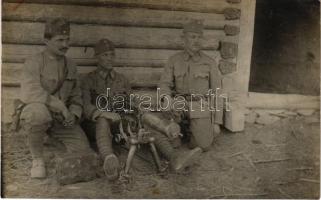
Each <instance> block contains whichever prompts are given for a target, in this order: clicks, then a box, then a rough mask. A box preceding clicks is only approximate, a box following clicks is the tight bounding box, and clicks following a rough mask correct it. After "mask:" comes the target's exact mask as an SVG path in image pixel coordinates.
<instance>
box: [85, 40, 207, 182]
mask: <svg viewBox="0 0 321 200" xmlns="http://www.w3.org/2000/svg"><path fill="white" fill-rule="evenodd" d="M94 51H95V57H96V58H97V61H98V66H97V69H96V70H95V71H93V72H90V73H89V74H87V75H86V76H85V77H84V79H83V81H82V91H83V99H84V115H85V121H84V122H83V124H82V127H83V128H84V130H85V131H86V133H87V134H89V135H95V137H96V142H97V146H98V150H99V153H100V154H101V156H102V158H103V160H104V165H103V168H104V171H105V174H106V176H107V178H108V179H109V180H115V179H117V177H118V176H119V170H120V166H119V160H118V158H117V156H116V155H115V154H114V151H113V147H112V137H113V136H115V129H114V127H116V128H117V127H118V126H115V124H116V125H117V124H118V123H119V121H120V120H121V116H120V114H119V113H121V112H118V111H119V109H121V108H122V109H128V107H127V106H125V107H122V106H120V107H117V106H116V107H117V108H118V109H117V108H115V104H113V103H112V99H111V98H113V97H115V96H118V95H120V96H123V95H125V99H126V98H127V100H128V97H129V96H130V94H131V87H130V84H129V82H128V80H127V79H126V78H125V77H124V76H123V75H122V74H119V73H118V72H116V71H115V70H114V69H113V67H114V62H115V49H114V44H113V43H112V42H111V41H109V40H108V39H101V40H100V41H99V42H98V43H97V44H96V45H95V47H94ZM107 90H108V92H109V94H108V97H107V99H106V98H99V97H101V95H102V94H106V91H107ZM126 102H128V101H126ZM130 102H131V101H130ZM131 103H132V102H131ZM107 104H108V105H107ZM132 106H133V105H130V109H131V107H132ZM106 107H108V110H103V109H101V108H106ZM117 110H118V111H117ZM136 120H137V119H136ZM155 139H156V140H155V145H156V148H157V149H158V150H159V151H160V153H162V154H164V155H165V157H166V158H167V159H168V160H170V163H171V166H172V168H173V169H175V170H181V169H182V168H184V167H186V165H188V164H190V163H191V161H192V160H193V158H195V157H197V156H196V155H198V154H199V153H200V152H201V149H199V148H195V149H193V150H189V151H188V152H184V153H183V154H179V153H178V152H177V151H176V150H175V149H174V148H173V147H172V146H171V144H170V142H169V140H168V138H167V137H166V136H164V135H163V134H156V133H155Z"/></svg>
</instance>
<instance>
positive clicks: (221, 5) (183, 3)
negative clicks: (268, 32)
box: [4, 0, 239, 13]
mask: <svg viewBox="0 0 321 200" xmlns="http://www.w3.org/2000/svg"><path fill="white" fill-rule="evenodd" d="M4 2H11V3H20V4H24V3H41V4H62V5H82V6H99V7H100V6H106V7H107V6H108V7H134V8H149V9H156V10H170V11H172V10H179V11H192V12H205V13H223V12H224V9H226V8H239V4H238V3H236V4H235V3H229V2H227V1H226V0H175V1H173V0H161V1H159V0H81V1H79V0H24V1H21V0H5V1H4ZM21 2H23V3H21Z"/></svg>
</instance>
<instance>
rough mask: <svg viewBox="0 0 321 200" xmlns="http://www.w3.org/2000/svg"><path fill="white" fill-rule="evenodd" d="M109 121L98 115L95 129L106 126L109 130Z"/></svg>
mask: <svg viewBox="0 0 321 200" xmlns="http://www.w3.org/2000/svg"><path fill="white" fill-rule="evenodd" d="M110 127H111V122H110V121H109V120H107V119H106V118H104V117H99V118H98V119H97V122H96V130H97V129H98V130H99V129H102V128H106V129H109V130H110Z"/></svg>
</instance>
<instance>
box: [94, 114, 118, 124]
mask: <svg viewBox="0 0 321 200" xmlns="http://www.w3.org/2000/svg"><path fill="white" fill-rule="evenodd" d="M98 112H100V111H98ZM98 117H103V118H105V119H108V120H110V121H111V122H112V123H115V122H119V121H120V119H121V118H120V115H119V114H118V113H114V112H100V113H99V115H97V117H96V119H94V120H97V118H98Z"/></svg>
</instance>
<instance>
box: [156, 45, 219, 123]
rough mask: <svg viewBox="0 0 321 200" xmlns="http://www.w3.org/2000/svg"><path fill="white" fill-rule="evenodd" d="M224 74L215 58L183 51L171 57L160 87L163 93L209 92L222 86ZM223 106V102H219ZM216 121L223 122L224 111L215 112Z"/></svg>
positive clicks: (201, 53)
mask: <svg viewBox="0 0 321 200" xmlns="http://www.w3.org/2000/svg"><path fill="white" fill-rule="evenodd" d="M221 80H222V75H221V73H220V71H219V69H218V66H217V64H216V62H215V60H214V59H212V58H210V57H209V56H207V55H206V54H204V53H203V52H200V53H199V54H197V55H194V56H191V55H190V54H189V53H188V52H187V51H182V52H179V53H177V54H175V55H174V56H172V57H170V58H169V61H168V62H167V64H166V66H165V69H164V72H163V74H162V77H161V80H160V84H159V88H160V90H161V91H162V94H167V95H173V94H174V95H175V94H180V95H181V94H183V95H186V94H202V95H206V94H208V90H209V89H212V90H213V92H214V91H215V89H216V88H220V89H221V88H222V86H221ZM218 106H219V107H220V108H222V104H221V103H220V104H218ZM214 116H215V120H214V121H215V122H216V123H222V117H223V112H222V111H221V112H215V115H214Z"/></svg>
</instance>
